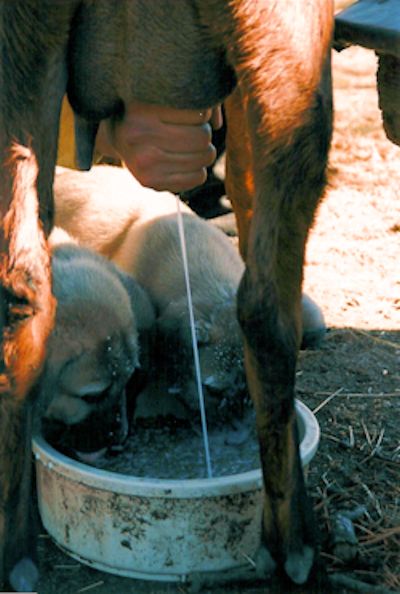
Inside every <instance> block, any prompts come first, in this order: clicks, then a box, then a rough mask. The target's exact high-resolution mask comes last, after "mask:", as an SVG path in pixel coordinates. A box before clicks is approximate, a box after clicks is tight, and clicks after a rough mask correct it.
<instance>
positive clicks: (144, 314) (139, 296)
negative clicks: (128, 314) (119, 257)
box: [116, 268, 156, 332]
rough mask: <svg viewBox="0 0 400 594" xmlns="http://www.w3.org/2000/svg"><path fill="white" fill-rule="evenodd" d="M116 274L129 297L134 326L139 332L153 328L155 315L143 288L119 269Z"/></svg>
mask: <svg viewBox="0 0 400 594" xmlns="http://www.w3.org/2000/svg"><path fill="white" fill-rule="evenodd" d="M116 273H117V276H118V278H119V280H120V281H121V283H122V285H123V286H124V288H125V290H126V292H127V293H128V295H129V300H130V302H131V308H132V311H133V314H134V316H135V319H136V325H137V329H138V330H139V332H143V331H144V330H149V329H150V328H151V327H152V326H154V323H155V319H156V315H155V310H154V307H153V305H152V303H151V301H150V298H149V297H148V295H147V293H146V291H145V290H144V289H143V287H142V286H141V285H140V284H139V283H138V282H137V281H136V280H135V279H134V278H133V277H131V276H129V275H128V274H125V272H123V271H122V270H120V269H119V268H116Z"/></svg>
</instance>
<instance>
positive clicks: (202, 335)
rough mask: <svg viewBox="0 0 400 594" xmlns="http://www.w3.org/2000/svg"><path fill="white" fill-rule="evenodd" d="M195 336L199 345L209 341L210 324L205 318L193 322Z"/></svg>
mask: <svg viewBox="0 0 400 594" xmlns="http://www.w3.org/2000/svg"><path fill="white" fill-rule="evenodd" d="M195 328H196V338H197V343H198V344H199V345H202V346H204V345H206V344H209V342H210V329H211V324H210V322H207V321H206V320H197V321H196V322H195Z"/></svg>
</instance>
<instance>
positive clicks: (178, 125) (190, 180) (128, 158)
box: [96, 101, 222, 193]
mask: <svg viewBox="0 0 400 594" xmlns="http://www.w3.org/2000/svg"><path fill="white" fill-rule="evenodd" d="M221 126H222V112H221V107H220V106H217V107H214V108H212V109H204V110H181V109H173V108H170V107H162V106H158V105H150V104H146V103H141V102H138V101H134V102H132V103H130V104H129V106H128V107H127V108H126V111H125V114H124V117H123V118H122V119H121V120H120V121H110V120H107V121H105V122H102V124H101V126H100V130H99V134H98V139H97V144H96V148H97V149H98V150H99V151H100V152H102V153H103V154H104V155H107V156H110V157H115V156H116V154H117V156H118V157H119V158H120V159H122V161H123V162H124V164H125V165H126V167H127V168H128V169H129V170H130V171H131V173H132V174H133V175H134V176H135V177H136V179H138V181H139V182H140V183H141V184H143V185H144V186H147V187H150V188H154V189H155V190H169V191H170V192H176V193H179V192H183V191H186V190H190V189H192V188H194V187H196V186H199V185H201V184H203V183H204V182H205V181H206V178H207V171H206V168H207V167H209V166H210V165H212V163H213V162H214V161H215V158H216V150H215V148H214V146H213V144H212V142H211V139H212V133H211V127H213V128H214V129H218V128H220V127H221ZM110 144H111V146H110Z"/></svg>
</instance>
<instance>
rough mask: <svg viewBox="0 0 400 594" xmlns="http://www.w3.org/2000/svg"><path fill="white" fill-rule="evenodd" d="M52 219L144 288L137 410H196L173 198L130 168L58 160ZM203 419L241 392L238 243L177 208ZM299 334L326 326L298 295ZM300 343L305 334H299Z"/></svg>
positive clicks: (312, 334)
mask: <svg viewBox="0 0 400 594" xmlns="http://www.w3.org/2000/svg"><path fill="white" fill-rule="evenodd" d="M54 189H55V220H56V224H57V225H59V226H61V227H62V228H64V229H66V230H67V231H68V232H69V233H70V234H71V235H73V236H74V237H76V238H77V239H78V240H79V242H80V243H82V244H83V245H87V246H89V247H91V248H93V249H95V250H96V251H98V252H99V253H101V254H103V255H105V256H106V257H108V258H109V259H111V260H112V261H113V262H114V263H115V264H117V265H118V266H119V267H120V268H121V269H122V270H124V271H125V272H126V273H128V274H129V275H132V276H133V277H134V278H135V279H136V280H137V281H138V282H139V284H140V285H141V286H143V287H144V288H145V289H146V291H147V293H148V295H149V297H150V299H151V301H152V304H153V306H154V308H155V311H156V316H157V323H156V329H157V338H156V349H155V352H154V355H153V358H152V359H153V360H152V372H151V374H150V375H151V377H152V380H151V382H150V384H149V385H148V386H147V388H146V389H145V391H144V392H143V393H142V394H141V395H140V396H139V398H138V401H137V405H138V406H137V410H136V416H148V415H151V416H153V415H156V414H165V415H167V414H169V413H172V414H174V416H184V417H187V416H189V417H192V416H193V412H194V411H197V410H198V396H197V389H196V382H195V377H194V369H193V354H192V342H191V334H190V327H189V314H188V305H187V297H186V288H185V281H184V276H183V262H182V255H181V248H180V243H179V234H178V224H177V215H176V208H177V206H176V199H175V198H174V197H173V196H172V195H171V194H170V193H168V192H155V191H154V190H150V189H147V188H143V187H142V186H141V185H140V184H139V183H138V182H137V181H136V180H134V178H133V177H132V176H131V175H130V174H129V172H128V171H126V170H123V169H120V168H117V167H109V166H108V167H107V166H97V167H94V168H92V170H91V171H89V172H84V173H83V172H76V171H71V170H67V169H63V168H60V167H58V168H57V174H56V179H55V188H54ZM181 210H182V217H183V222H184V230H185V235H186V245H187V256H188V264H189V272H190V281H191V289H192V300H193V306H194V318H195V322H196V335H197V341H198V345H199V356H200V366H201V372H202V383H203V389H204V391H205V393H206V403H207V412H208V418H209V419H210V420H213V419H217V418H219V419H221V418H223V417H224V413H226V414H231V411H235V414H236V413H237V410H238V408H241V407H242V404H243V403H244V401H245V399H246V390H245V375H244V369H243V352H242V336H241V332H240V328H239V324H238V322H237V318H236V292H237V288H238V285H239V281H240V279H241V276H242V274H243V271H244V264H243V262H242V260H241V258H240V256H239V253H238V250H237V249H236V247H235V246H233V245H232V243H231V241H230V240H229V239H228V237H227V236H226V235H225V233H223V232H222V231H221V230H220V229H218V228H217V227H215V226H213V225H211V224H209V223H207V222H206V221H204V220H202V219H200V218H199V217H198V216H197V215H195V213H194V212H193V211H191V210H190V209H189V208H188V207H187V206H185V205H184V204H182V205H181ZM303 321H304V322H305V324H304V327H303V337H304V339H305V340H307V337H308V340H309V342H311V341H315V338H316V337H318V336H320V335H321V334H323V333H324V331H325V327H324V322H323V317H322V314H321V312H320V310H319V308H318V307H317V306H316V304H315V303H314V302H313V301H312V300H311V299H310V298H309V297H307V296H303ZM303 342H304V340H303Z"/></svg>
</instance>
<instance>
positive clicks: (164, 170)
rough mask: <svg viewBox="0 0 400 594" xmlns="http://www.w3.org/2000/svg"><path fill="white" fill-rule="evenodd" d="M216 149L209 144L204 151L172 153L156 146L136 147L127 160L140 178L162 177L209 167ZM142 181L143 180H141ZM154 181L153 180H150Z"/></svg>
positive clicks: (214, 156)
mask: <svg viewBox="0 0 400 594" xmlns="http://www.w3.org/2000/svg"><path fill="white" fill-rule="evenodd" d="M216 154H217V152H216V149H215V147H214V146H213V145H210V146H209V147H208V148H207V150H206V151H201V152H196V153H173V152H166V151H161V150H160V149H159V147H157V146H148V145H145V146H143V147H137V151H136V153H135V155H132V157H131V159H129V162H128V161H126V160H125V162H126V164H127V165H128V167H129V169H130V170H131V171H132V172H134V173H135V175H136V176H137V177H138V178H139V179H140V180H141V179H143V178H146V180H148V179H151V178H154V179H156V180H158V179H159V178H162V177H165V178H166V177H168V176H169V175H171V174H172V175H175V174H179V173H184V174H186V173H192V172H196V171H199V170H201V169H203V168H207V167H210V165H212V164H213V163H214V161H215V159H216ZM142 183H143V182H142ZM152 183H154V182H152Z"/></svg>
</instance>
